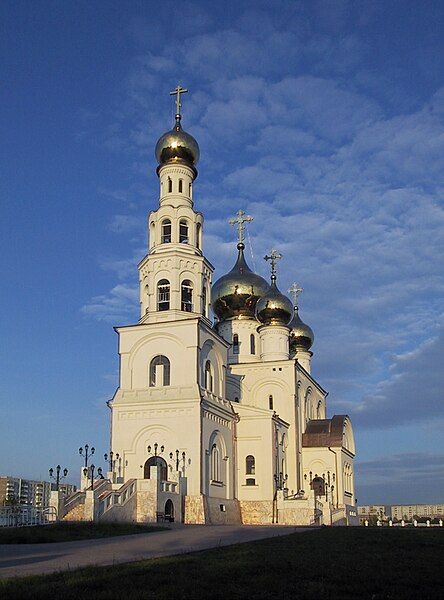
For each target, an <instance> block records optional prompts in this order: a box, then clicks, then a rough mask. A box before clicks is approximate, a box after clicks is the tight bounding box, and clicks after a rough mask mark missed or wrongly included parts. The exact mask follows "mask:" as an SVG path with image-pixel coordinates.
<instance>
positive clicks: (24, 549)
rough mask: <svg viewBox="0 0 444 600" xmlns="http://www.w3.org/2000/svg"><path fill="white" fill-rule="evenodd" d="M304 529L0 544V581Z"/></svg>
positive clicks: (180, 529)
mask: <svg viewBox="0 0 444 600" xmlns="http://www.w3.org/2000/svg"><path fill="white" fill-rule="evenodd" d="M308 529H310V528H301V527H298V528H296V527H289V526H283V525H271V526H263V527H262V526H246V525H243V526H240V525H221V526H216V525H205V526H202V525H201V526H199V525H183V526H174V527H172V528H171V529H169V530H168V531H158V532H154V533H147V534H145V533H142V534H137V535H125V536H116V537H110V538H103V539H99V540H82V541H77V542H58V543H52V544H1V545H0V578H6V577H17V576H18V577H23V576H25V575H40V574H46V573H53V572H54V571H63V570H66V569H75V568H77V567H85V566H88V565H110V564H116V563H124V562H133V561H137V560H142V559H147V558H156V557H159V556H171V555H173V554H184V553H186V552H195V551H197V550H206V549H208V548H216V547H218V546H229V545H231V544H239V543H243V542H251V541H253V540H259V539H263V538H268V537H273V536H279V535H288V534H290V533H294V532H296V531H307V530H308Z"/></svg>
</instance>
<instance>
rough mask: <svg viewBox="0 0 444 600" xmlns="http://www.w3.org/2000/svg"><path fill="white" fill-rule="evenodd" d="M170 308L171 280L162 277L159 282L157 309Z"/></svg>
mask: <svg viewBox="0 0 444 600" xmlns="http://www.w3.org/2000/svg"><path fill="white" fill-rule="evenodd" d="M169 309H170V282H169V281H168V279H161V280H160V281H159V283H158V284H157V310H169Z"/></svg>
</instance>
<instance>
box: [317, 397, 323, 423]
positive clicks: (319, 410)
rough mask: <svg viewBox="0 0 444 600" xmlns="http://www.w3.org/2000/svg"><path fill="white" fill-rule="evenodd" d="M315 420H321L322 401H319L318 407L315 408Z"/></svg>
mask: <svg viewBox="0 0 444 600" xmlns="http://www.w3.org/2000/svg"><path fill="white" fill-rule="evenodd" d="M316 418H317V419H322V400H319V402H318V405H317V407H316Z"/></svg>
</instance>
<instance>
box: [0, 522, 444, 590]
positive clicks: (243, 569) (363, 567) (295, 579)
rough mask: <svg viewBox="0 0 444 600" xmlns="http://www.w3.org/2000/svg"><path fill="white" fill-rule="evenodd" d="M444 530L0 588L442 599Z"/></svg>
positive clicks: (362, 532) (317, 534) (354, 531)
mask: <svg viewBox="0 0 444 600" xmlns="http://www.w3.org/2000/svg"><path fill="white" fill-rule="evenodd" d="M443 557H444V530H443V529H425V528H424V529H420V530H418V529H402V530H401V529H400V528H396V529H388V528H384V529H383V528H376V527H375V528H363V527H362V528H358V527H357V528H345V527H344V528H339V527H338V528H322V529H318V530H316V531H311V532H306V533H296V534H292V535H289V536H285V537H280V538H271V539H267V540H261V541H257V542H252V543H248V544H239V545H237V546H231V547H228V548H218V549H214V550H209V551H205V552H197V553H194V554H188V555H181V556H175V557H170V558H162V559H155V560H150V561H143V562H139V563H132V564H126V565H115V566H110V567H89V568H86V569H79V570H76V571H70V572H63V573H58V574H54V575H47V576H42V577H28V578H23V579H10V580H7V581H0V597H1V598H2V599H5V600H6V599H12V598H13V599H14V600H20V599H24V598H32V599H33V600H34V599H36V600H38V599H43V598H44V599H45V600H47V598H63V600H71V599H72V600H74V599H76V600H77V599H80V600H82V599H88V600H91V599H92V598H93V599H94V600H105V599H107V600H111V599H112V600H119V599H124V600H135V599H139V598H147V599H151V598H152V599H154V598H155V599H156V600H173V599H174V600H176V599H187V600H204V599H205V600H206V599H211V600H219V599H220V600H222V599H223V600H232V599H254V600H258V599H259V600H265V599H267V600H269V599H280V600H283V599H285V600H286V599H287V598H288V599H293V598H294V599H295V600H300V599H304V600H305V599H313V600H324V599H327V598H328V599H332V598H334V599H338V600H344V599H353V600H361V599H367V598H368V599H371V600H380V599H382V598H386V599H389V598H390V599H393V600H395V599H396V600H400V599H406V598H412V599H413V598H414V599H415V600H431V599H433V600H438V599H442V598H444V568H443V566H444V565H443Z"/></svg>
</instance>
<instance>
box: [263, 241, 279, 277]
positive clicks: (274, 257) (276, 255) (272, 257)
mask: <svg viewBox="0 0 444 600" xmlns="http://www.w3.org/2000/svg"><path fill="white" fill-rule="evenodd" d="M281 258H282V254H281V253H280V252H278V251H277V250H275V249H272V251H271V252H270V255H266V256H264V259H265V260H266V261H267V262H268V261H270V263H271V280H272V281H276V263H277V261H278V260H281Z"/></svg>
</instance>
